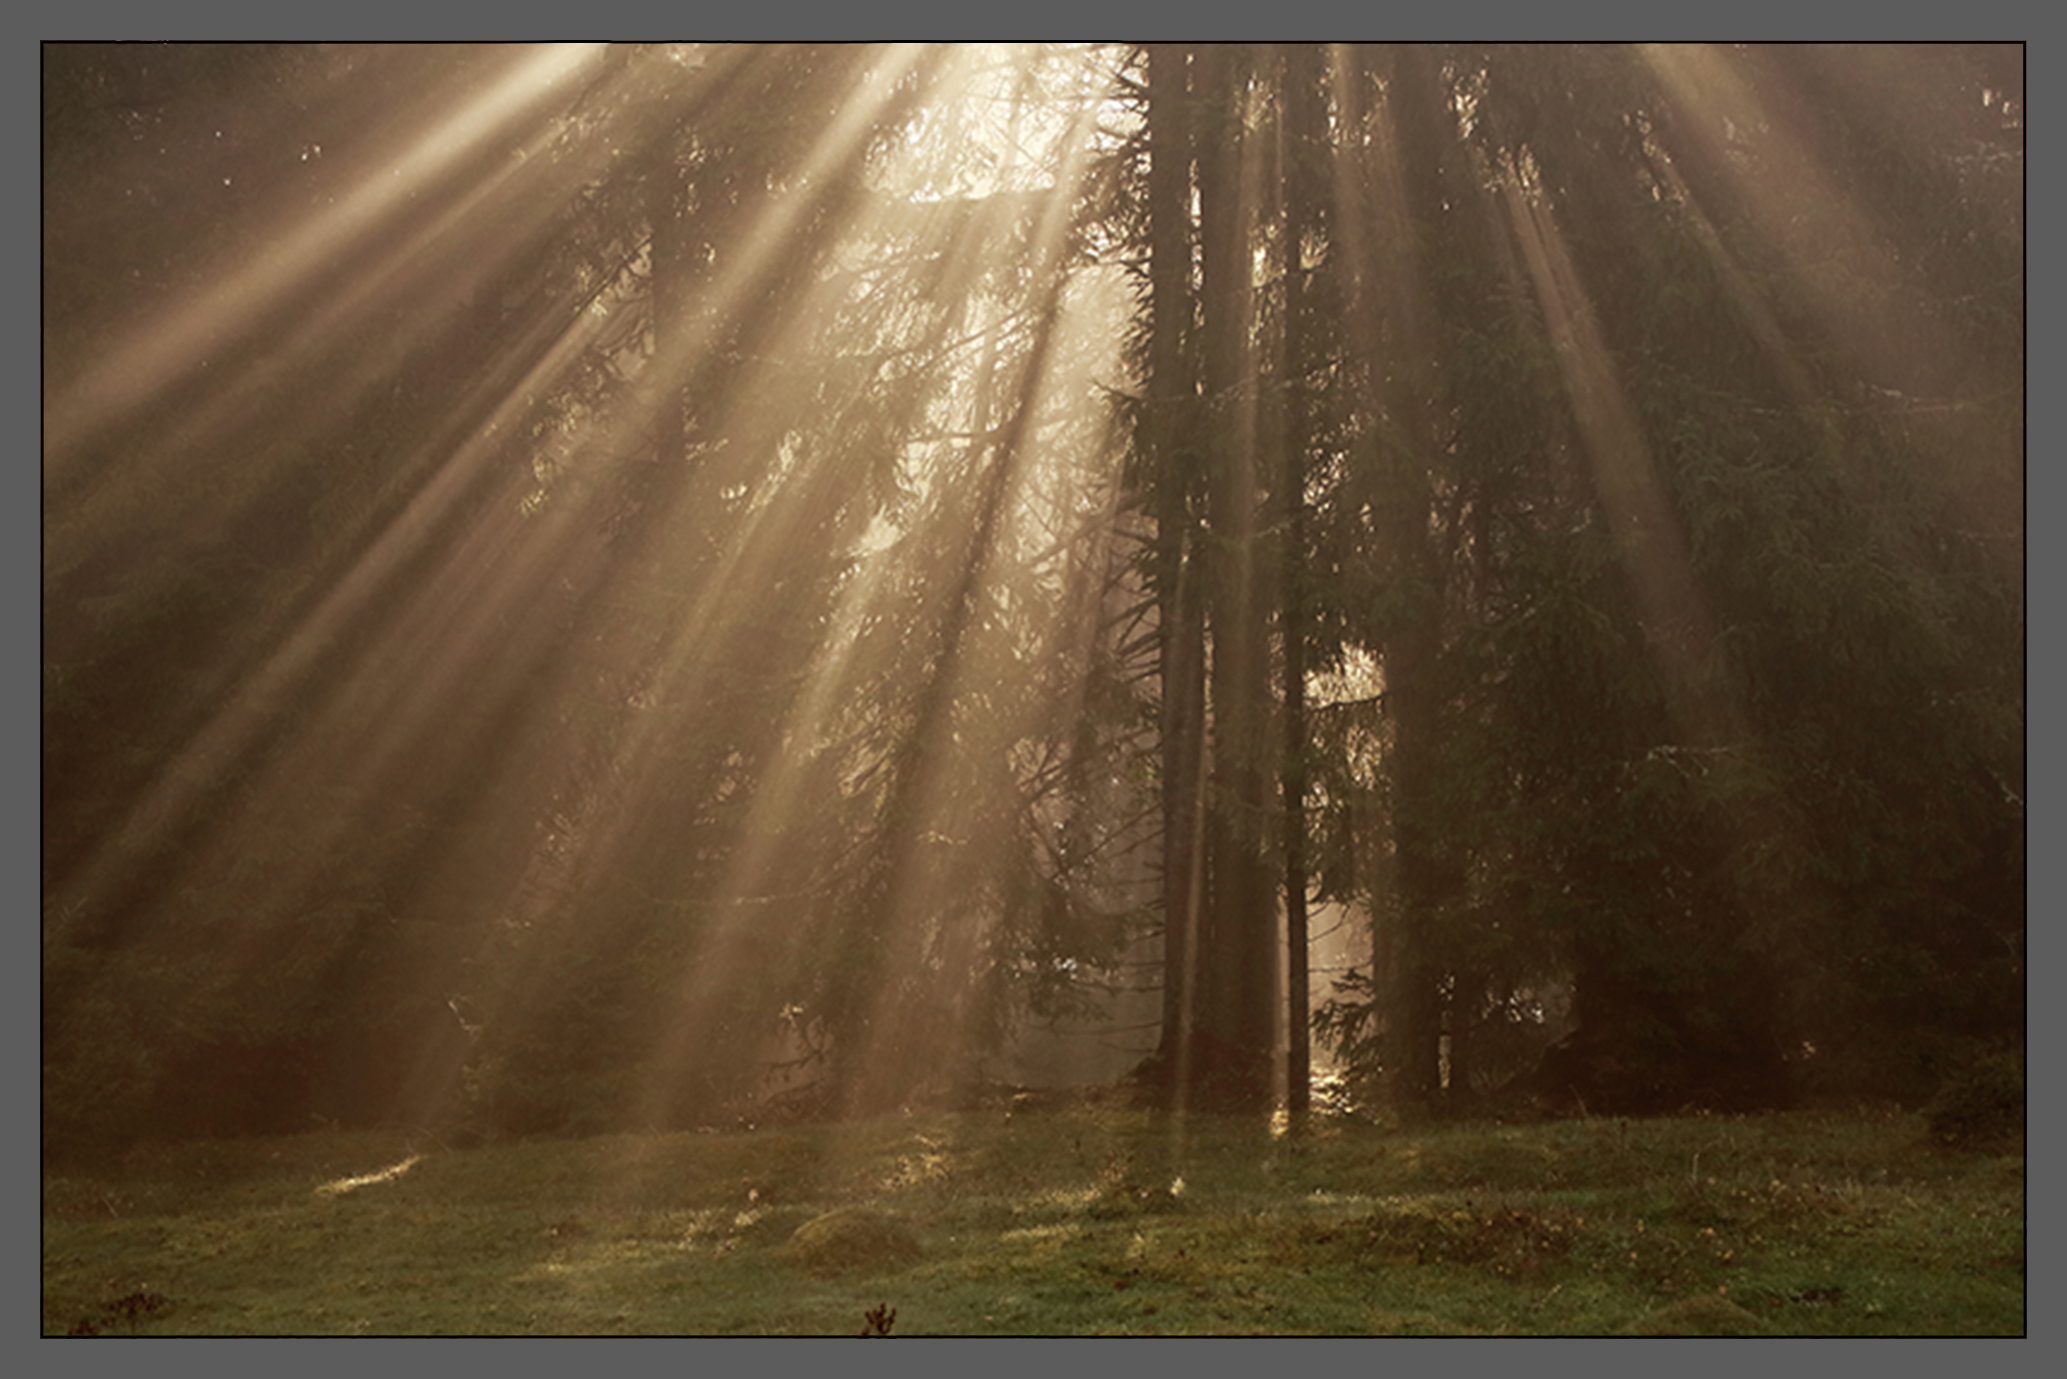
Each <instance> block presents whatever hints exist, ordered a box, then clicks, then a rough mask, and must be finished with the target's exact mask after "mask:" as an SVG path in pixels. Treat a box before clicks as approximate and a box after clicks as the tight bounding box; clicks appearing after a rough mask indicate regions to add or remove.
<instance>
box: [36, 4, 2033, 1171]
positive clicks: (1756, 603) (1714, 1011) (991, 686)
mask: <svg viewBox="0 0 2067 1379" xmlns="http://www.w3.org/2000/svg"><path fill="white" fill-rule="evenodd" d="M2023 107H2024V92H2023V53H2022V50H2021V48H2018V47H2016V46H2007V47H2000V46H1998V47H1989V46H1886V47H1882V46H1844V47H1816V46H1781V47H1744V46H1728V47H1678V46H1660V47H1650V46H1521V47H1502V46H1472V45H1442V46H1424V45H1395V46H1362V45H1355V46H1341V45H1335V46H1309V45H1278V46H1273V45H1242V46H1235V45H1203V46H1196V47H1194V46H1184V45H1168V46H1150V47H1147V48H1140V47H1128V46H1090V47H1083V46H1068V47H1049V46H1022V47H986V46H971V47H948V46H939V47H935V46H890V47H876V46H858V45H842V46H830V47H806V46H791V45H778V46H750V45H716V46H705V45H674V46H658V47H656V46H636V45H624V46H610V47H602V48H588V47H577V48H528V47H525V48H499V47H463V48H445V47H436V46H411V47H400V48H388V47H377V46H375V47H357V46H344V47H326V46H281V47H274V46H253V45H241V46H226V47H217V46H205V45H196V46H166V45H119V46H115V45H108V46H99V45H50V46H47V47H45V48H44V50H43V131H42V139H43V143H42V154H43V188H42V194H43V234H44V240H43V310H44V315H43V350H44V355H43V380H44V387H43V424H44V467H43V510H42V524H43V621H42V628H43V646H42V676H43V714H42V744H43V762H42V768H43V769H42V839H43V841H42V873H41V882H42V895H43V918H42V1021H43V1030H42V1037H43V1089H42V1090H43V1128H44V1136H45V1143H46V1146H47V1147H51V1148H76V1147H84V1146H90V1145H97V1144H106V1143H114V1142H120V1141H123V1140H125V1139H128V1138H131V1137H134V1136H137V1135H140V1134H145V1133H155V1134H224V1133H236V1132H250V1131H277V1130H285V1129H297V1128H304V1127H308V1126H310V1125H313V1124H319V1123H342V1124H379V1123H396V1122H401V1123H407V1124H424V1125H435V1126H441V1127H447V1128H454V1129H457V1128H461V1127H464V1128H468V1129H472V1130H474V1131H477V1132H481V1133H489V1134H520V1133H534V1132H544V1131H574V1132H580V1131H590V1130H599V1129H605V1128H617V1127H632V1128H646V1127H676V1126H689V1125H703V1124H729V1123H731V1122H732V1121H733V1120H734V1119H735V1118H737V1117H739V1116H742V1115H758V1116H766V1115H769V1114H778V1113H783V1112H788V1113H793V1114H842V1113H857V1114H858V1113H866V1112H871V1111H875V1110H879V1109H883V1108H888V1107H895V1106H898V1105H904V1104H910V1103H911V1102H913V1101H914V1100H915V1099H921V1098H930V1099H940V1098H950V1097H954V1096H957V1095H966V1094H968V1093H969V1092H970V1090H971V1089H972V1088H976V1087H978V1086H979V1085H980V1084H981V1083H982V1082H983V1081H984V1080H985V1079H986V1078H987V1077H993V1076H996V1075H997V1073H996V1069H997V1068H998V1067H1000V1066H1003V1065H1001V1064H1000V1063H999V1061H998V1060H999V1056H1000V1054H1001V1053H1004V1052H1006V1051H1008V1050H1009V1049H1011V1048H1012V1047H1013V1046H1014V1043H1015V1041H1016V1040H1017V1039H1018V1038H1019V1037H1020V1036H1021V1035H1022V1034H1023V1033H1024V1032H1025V1031H1026V1030H1027V1029H1029V1028H1032V1027H1037V1026H1039V1025H1041V1024H1043V1023H1045V1022H1052V1021H1056V1020H1072V1019H1073V1020H1077V1021H1094V1020H1095V1019H1097V1018H1098V1017H1099V1016H1100V1015H1101V1013H1105V1012H1109V1011H1110V1010H1111V1009H1112V1001H1113V996H1114V993H1115V992H1125V993H1131V995H1132V997H1133V999H1135V1000H1138V1001H1147V1002H1149V1003H1150V1009H1151V1010H1152V1011H1155V1012H1159V1021H1158V1022H1157V1023H1156V1024H1155V1025H1154V1027H1153V1028H1152V1029H1151V1030H1150V1032H1149V1035H1148V1037H1147V1039H1146V1041H1145V1045H1144V1047H1147V1048H1148V1049H1149V1050H1150V1052H1149V1053H1148V1056H1147V1057H1145V1058H1143V1059H1142V1060H1141V1061H1140V1063H1139V1065H1138V1066H1136V1067H1135V1068H1134V1069H1133V1070H1132V1072H1131V1076H1130V1081H1131V1085H1133V1086H1135V1087H1136V1088H1138V1090H1139V1091H1140V1094H1141V1095H1143V1096H1144V1097H1148V1098H1152V1099H1155V1100H1158V1101H1160V1102H1163V1103H1165V1104H1169V1105H1173V1106H1177V1107H1180V1108H1200V1109H1216V1110H1228V1111H1237V1112H1243V1113H1250V1112H1254V1113H1267V1112H1269V1111H1271V1110H1272V1109H1273V1108H1278V1107H1284V1108H1286V1109H1288V1110H1289V1111H1290V1112H1291V1113H1293V1114H1295V1115H1297V1114H1300V1113H1303V1112H1304V1110H1305V1108H1306V1107H1307V1105H1308V1098H1309V1095H1310V1091H1309V1088H1310V1085H1311V1079H1310V1076H1309V1070H1310V1069H1311V1068H1313V1067H1314V1066H1316V1063H1317V1060H1318V1061H1324V1062H1325V1063H1326V1064H1327V1065H1328V1066H1329V1067H1331V1068H1333V1069H1336V1070H1338V1071H1339V1073H1340V1077H1341V1079H1342V1083H1343V1085H1345V1086H1347V1087H1348V1088H1350V1089H1351V1092H1352V1093H1353V1095H1355V1096H1356V1097H1358V1098H1360V1099H1362V1100H1363V1101H1364V1102H1365V1103H1366V1104H1370V1105H1374V1106H1383V1107H1387V1108H1390V1109H1391V1110H1392V1111H1394V1112H1396V1113H1397V1114H1401V1115H1409V1116H1411V1115H1429V1114H1436V1115H1440V1114H1456V1113H1463V1112H1470V1111H1475V1110H1479V1109H1482V1108H1486V1107H1488V1106H1492V1107H1500V1106H1514V1105H1520V1104H1523V1103H1526V1104H1527V1105H1530V1106H1532V1107H1535V1108H1537V1109H1557V1108H1561V1107H1568V1106H1569V1107H1573V1108H1579V1109H1590V1110H1617V1111H1631V1112H1644V1111H1662V1110H1674V1109H1679V1108H1681V1107H1685V1106H1690V1105H1692V1106H1708V1107H1714V1108H1718V1109H1756V1108H1759V1107H1766V1106H1774V1105H1780V1104H1785V1103H1787V1102H1790V1101H1792V1100H1795V1099H1798V1098H1801V1097H1804V1096H1847V1097H1851V1096H1875V1097H1878V1096H1888V1097H1897V1098H1913V1097H1921V1096H1924V1095H1928V1094H1929V1093H1930V1092H1931V1091H1932V1090H1933V1089H1934V1088H1935V1087H1936V1085H1937V1084H1938V1083H1939V1082H1940V1081H1941V1080H1942V1079H1944V1078H1946V1077H1947V1076H1951V1075H1955V1074H1957V1073H1958V1072H1959V1071H1960V1070H1961V1069H1963V1068H1966V1067H1969V1066H1971V1065H1972V1064H1973V1063H1974V1062H1975V1061H1976V1060H1982V1059H1987V1058H1991V1057H2003V1056H2020V1055H2021V1050H2022V1045H2023V1029H2024V993H2025V981H2026V978H2025V971H2024V942H2025V918H2024V915H2025V902H2024V869H2025V857H2024V837H2025V808H2024V799H2025V779H2024V635H2025V633H2024V622H2025V590H2024V520H2023V481H2024V458H2023V442H2024V367H2025V366H2024V276H2023V265H2024V253H2025V250H2024V238H2023V207H2024V176H2025V174H2024V131H2023ZM1323 914H1325V915H1328V916H1331V917H1333V918H1332V919H1331V921H1330V922H1340V923H1348V924H1350V925H1352V926H1353V927H1354V929H1355V931H1356V933H1357V934H1358V935H1359V952H1360V953H1361V954H1362V957H1361V958H1360V960H1359V963H1358V965H1357V967H1356V968H1355V970H1354V971H1352V972H1349V973H1347V974H1345V975H1343V976H1342V977H1341V978H1340V979H1339V980H1336V981H1334V982H1331V983H1317V982H1315V981H1314V979H1313V978H1312V977H1311V975H1310V973H1309V971H1308V955H1309V952H1310V951H1311V938H1312V931H1313V926H1314V924H1315V923H1316V919H1315V917H1317V916H1320V915H1323ZM1316 987H1318V989H1319V991H1320V999H1319V1000H1318V1001H1313V1002H1310V1000H1309V993H1310V992H1311V991H1313V990H1315V988H1316Z"/></svg>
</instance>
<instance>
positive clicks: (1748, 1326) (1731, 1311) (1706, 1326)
mask: <svg viewBox="0 0 2067 1379" xmlns="http://www.w3.org/2000/svg"><path fill="white" fill-rule="evenodd" d="M1622 1330H1623V1334H1624V1335H1628V1336H1762V1335H1764V1334H1766V1326H1765V1323H1764V1322H1761V1321H1760V1320H1759V1319H1758V1318H1757V1317H1754V1316H1752V1315H1751V1313H1749V1312H1747V1311H1745V1310H1744V1309H1743V1308H1741V1307H1739V1306H1737V1304H1736V1303H1734V1302H1731V1301H1730V1300H1729V1299H1728V1298H1722V1297H1717V1296H1716V1295H1715V1294H1713V1293H1696V1294H1694V1295H1693V1296H1692V1297H1686V1298H1681V1299H1680V1300H1679V1301H1677V1302H1673V1303H1668V1304H1666V1305H1665V1306H1663V1307H1661V1308H1659V1309H1658V1310H1657V1311H1655V1312H1647V1313H1645V1314H1644V1315H1643V1316H1641V1317H1639V1318H1637V1319H1636V1320H1635V1321H1633V1322H1631V1323H1630V1324H1629V1325H1628V1326H1626V1327H1624V1328H1622Z"/></svg>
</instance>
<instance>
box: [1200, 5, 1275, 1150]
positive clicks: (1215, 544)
mask: <svg viewBox="0 0 2067 1379" xmlns="http://www.w3.org/2000/svg"><path fill="white" fill-rule="evenodd" d="M1244 56H1245V55H1244V54H1242V53H1241V51H1240V50H1236V49H1230V48H1226V47H1219V46H1214V47H1208V48H1205V49H1202V50H1201V51H1200V53H1199V56H1198V59H1197V62H1198V75H1199V77H1200V81H1199V83H1198V87H1199V90H1200V93H1201V95H1202V96H1203V97H1204V98H1205V99H1204V100H1203V101H1202V102H1201V105H1202V109H1203V110H1204V111H1206V112H1207V114H1208V115H1209V117H1217V121H1216V123H1217V127H1216V128H1215V129H1213V130H1212V131H1211V133H1210V134H1209V135H1208V137H1207V138H1206V140H1205V141H1204V143H1203V145H1202V147H1201V154H1200V158H1199V235H1200V261H1201V266H1202V270H1203V282H1202V284H1201V288H1200V296H1201V299H1202V304H1203V307H1204V320H1203V329H1204V334H1205V340H1204V350H1203V362H1204V370H1205V376H1204V382H1205V395H1206V406H1207V409H1208V418H1209V422H1208V430H1207V438H1208V446H1209V449H1208V452H1207V465H1206V489H1207V491H1206V508H1207V523H1208V529H1209V542H1208V559H1207V562H1206V572H1207V575H1206V581H1205V583H1206V597H1207V621H1208V624H1209V626H1210V628H1211V631H1212V648H1213V654H1212V664H1211V667H1210V670H1209V677H1210V678H1209V685H1210V690H1211V701H1212V764H1211V773H1212V780H1211V788H1210V790H1209V791H1208V809H1207V816H1206V817H1207V824H1206V832H1207V843H1206V847H1207V875H1208V887H1209V890H1208V897H1207V904H1206V910H1205V923H1204V925H1203V926H1202V930H1203V932H1202V938H1203V940H1204V944H1205V947H1204V949H1203V951H1202V952H1201V953H1200V954H1199V962H1200V965H1201V970H1202V973H1203V976H1204V981H1203V982H1202V987H1203V991H1202V996H1203V1000H1202V1003H1201V1011H1200V1014H1201V1016H1202V1017H1203V1018H1202V1019H1201V1020H1200V1022H1199V1026H1200V1027H1199V1029H1198V1032H1197V1037H1196V1038H1195V1040H1194V1048H1193V1057H1194V1060H1195V1061H1202V1062H1204V1063H1205V1064H1206V1065H1207V1066H1206V1067H1205V1068H1203V1069H1200V1070H1198V1072H1197V1073H1195V1077H1198V1088H1199V1090H1200V1091H1201V1092H1202V1093H1205V1094H1208V1095H1210V1097H1211V1099H1212V1100H1213V1101H1214V1102H1216V1103H1217V1104H1220V1105H1223V1106H1225V1107H1227V1108H1228V1109H1239V1110H1258V1109H1267V1108H1268V1106H1269V1105H1270V1101H1271V1072H1272V1067H1271V1065H1272V1062H1273V1051H1274V1047H1275V1044H1276V1016H1277V925H1276V903H1275V897H1274V894H1273V891H1274V887H1273V878H1272V876H1271V871H1270V865H1269V861H1268V858H1267V856H1266V850H1265V838H1266V830H1267V827H1268V821H1269V818H1270V815H1271V812H1272V811H1271V808H1270V802H1269V799H1268V794H1267V792H1268V777H1267V774H1266V771H1265V769H1264V767H1265V762H1266V761H1267V759H1268V752H1267V750H1266V748H1265V744H1264V741H1263V734H1264V731H1265V727H1266V717H1267V703H1268V695H1269V684H1268V673H1269V667H1268V664H1267V651H1266V647H1267V643H1266V629H1265V626H1264V618H1265V614H1266V611H1267V610H1266V607H1265V603H1264V600H1263V598H1262V596H1261V592H1262V591H1261V589H1260V571H1259V568H1258V562H1257V558H1256V536H1257V530H1256V528H1257V522H1256V505H1257V498H1258V492H1259V484H1258V479H1259V475H1258V472H1257V455H1256V432H1257V417H1256V357H1255V348H1254V319H1255V312H1254V290H1253V279H1254V270H1253V267H1252V258H1251V246H1252V245H1253V243H1254V237H1253V235H1252V232H1251V227H1252V224H1253V221H1254V219H1255V205H1256V196H1255V190H1254V187H1253V179H1252V178H1251V177H1250V176H1249V175H1248V174H1249V173H1250V172H1251V171H1252V169H1253V168H1254V166H1255V165H1254V162H1253V159H1252V158H1251V157H1250V154H1251V152H1252V150H1251V147H1250V145H1249V142H1248V140H1247V138H1246V135H1247V119H1246V106H1247V89H1248V73H1247V72H1246V70H1244V61H1243V59H1244ZM1199 1074H1202V1076H1199Z"/></svg>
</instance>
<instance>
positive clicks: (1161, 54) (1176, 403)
mask: <svg viewBox="0 0 2067 1379" xmlns="http://www.w3.org/2000/svg"><path fill="white" fill-rule="evenodd" d="M1189 63H1190V55H1189V53H1188V52H1187V51H1186V50H1185V49H1184V48H1183V47H1180V46H1177V45H1174V44H1156V45H1153V46H1151V47H1150V48H1149V50H1148V81H1149V92H1150V96H1149V107H1148V138H1149V172H1148V199H1149V311H1150V327H1149V328H1150V337H1149V381H1148V409H1149V412H1148V419H1147V420H1148V449H1149V452H1150V464H1151V465H1152V466H1153V479H1152V483H1153V497H1152V504H1153V506H1152V511H1153V514H1154V518H1155V524H1156V531H1155V592H1156V617H1157V652H1156V654H1157V672H1158V675H1159V678H1160V680H1161V684H1162V711H1161V723H1160V728H1161V739H1162V740H1161V749H1162V809H1163V878H1162V879H1163V886H1162V899H1163V1024H1162V1041H1161V1047H1160V1049H1159V1052H1158V1058H1157V1064H1158V1066H1159V1067H1160V1068H1161V1070H1162V1074H1163V1076H1164V1077H1165V1078H1167V1079H1168V1089H1169V1090H1170V1092H1171V1093H1172V1095H1173V1099H1174V1100H1175V1101H1176V1102H1177V1103H1178V1104H1179V1105H1180V1106H1181V1104H1182V1100H1183V1097H1184V1093H1185V1091H1186V1090H1187V1088H1188V1085H1189V1081H1190V1050H1191V1039H1192V1029H1193V1024H1194V1021H1195V1019H1196V1015H1197V1005H1198V981H1197V972H1198V968H1197V957H1198V951H1199V944H1198V929H1199V922H1200V908H1201V907H1200V901H1201V893H1202V890H1203V885H1202V882H1203V864H1204V852H1203V843H1202V840H1201V815H1202V810H1203V803H1204V802H1203V798H1202V796H1201V793H1200V791H1201V787H1202V785H1203V783H1204V751H1205V697H1206V680H1205V668H1206V654H1205V616H1204V613H1205V605H1204V602H1203V601H1202V599H1201V598H1200V590H1199V576H1198V564H1199V548H1198V542H1197V530H1196V527H1197V515H1196V512H1195V509H1194V502H1193V498H1192V490H1193V488H1194V485H1195V475H1196V472H1197V469H1198V462H1197V458H1196V456H1195V455H1194V454H1193V453H1192V450H1191V447H1192V445H1193V444H1194V440H1195V436H1196V434H1197V432H1196V427H1195V424H1194V420H1193V414H1194V413H1195V411H1196V409H1197V405H1198V400H1197V394H1198V384H1197V379H1196V377H1195V375H1194V373H1193V369H1192V366H1191V362H1190V351H1189V349H1188V347H1187V346H1188V341H1189V337H1190V335H1191V318H1192V303H1193V295H1192V216H1191V164H1192V155H1191V133H1190V129H1189V114H1188V108H1187V107H1188V99H1189V97H1188V85H1189V83H1188V76H1187V68H1188V67H1189Z"/></svg>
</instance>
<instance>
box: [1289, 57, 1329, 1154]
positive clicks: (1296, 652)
mask: <svg viewBox="0 0 2067 1379" xmlns="http://www.w3.org/2000/svg"><path fill="white" fill-rule="evenodd" d="M1319 57H1320V54H1319V50H1318V49H1316V48H1314V47H1313V46H1312V45H1310V44H1299V45H1296V46H1293V47H1291V48H1289V49H1288V50H1287V51H1286V54H1285V59H1284V94H1283V100H1284V113H1283V117H1282V120H1283V122H1282V124H1281V126H1280V144H1279V150H1280V152H1279V169H1280V175H1279V185H1280V186H1281V187H1282V188H1283V197H1284V235H1283V239H1282V242H1281V245H1282V258H1281V261H1280V265H1279V274H1280V280H1281V282H1282V283H1283V292H1284V328H1283V334H1282V336H1281V342H1282V343H1281V353H1280V364H1279V381H1280V387H1281V394H1282V397H1283V410H1282V425H1281V428H1280V433H1279V444H1280V445H1281V447H1282V455H1281V456H1280V460H1281V463H1282V471H1281V472H1282V479H1281V487H1282V497H1281V500H1280V501H1281V503H1282V505H1283V521H1284V532H1283V545H1282V551H1283V555H1282V557H1281V564H1280V576H1281V588H1280V594H1279V597H1280V599H1281V601H1282V613H1281V617H1282V619H1283V636H1284V646H1285V662H1284V746H1283V761H1282V776H1281V779H1280V789H1281V793H1282V795H1283V802H1284V803H1283V808H1284V855H1285V1036H1286V1038H1285V1109H1286V1112H1287V1113H1288V1114H1289V1116H1290V1117H1291V1119H1292V1120H1293V1122H1294V1123H1298V1122H1300V1121H1302V1120H1304V1118H1305V1116H1306V1113H1307V1110H1308V1108H1309V1106H1310V1104H1311V1101H1312V1093H1313V1086H1312V1083H1313V1046H1312V1031H1311V1030H1310V1029H1309V1028H1308V1022H1309V1014H1308V1009H1307V1007H1308V997H1307V981H1308V972H1307V942H1308V938H1307V922H1306V921H1307V916H1306V898H1307V897H1306V891H1307V875H1306V794H1307V776H1306V601H1305V600H1306V595H1305V581H1306V447H1307V444H1308V436H1307V407H1306V393H1305V378H1304V375H1305V368H1306V364H1307V361H1308V359H1309V358H1310V356H1311V348H1310V344H1309V342H1308V339H1307V331H1308V329H1309V328H1310V322H1309V320H1308V311H1309V306H1308V303H1307V301H1306V265H1305V247H1304V246H1305V239H1306V229H1307V215H1308V212H1309V210H1310V208H1311V207H1313V206H1315V205H1317V204H1318V201H1319V198H1318V191H1319V188H1317V187H1315V186H1313V185H1312V178H1311V177H1310V176H1309V171H1310V168H1311V165H1312V152H1311V145H1312V144H1313V143H1315V142H1317V141H1318V138H1319V135H1320V131H1321V122H1320V118H1319V115H1320V108H1319V103H1318V99H1317V98H1318V95H1319V90H1318V84H1319V81H1320V63H1319Z"/></svg>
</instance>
